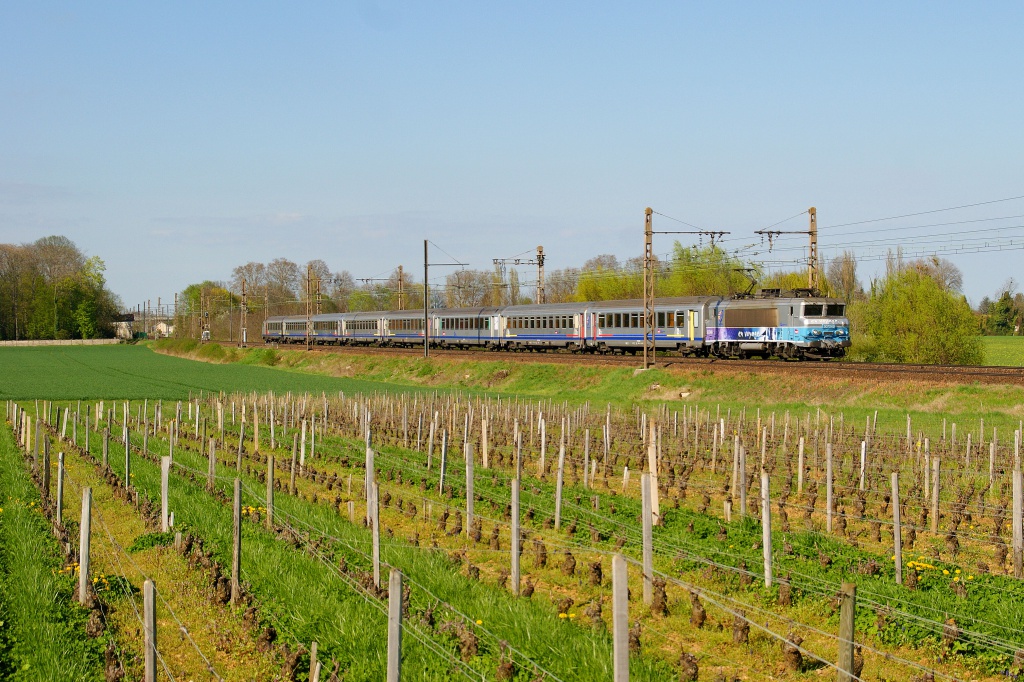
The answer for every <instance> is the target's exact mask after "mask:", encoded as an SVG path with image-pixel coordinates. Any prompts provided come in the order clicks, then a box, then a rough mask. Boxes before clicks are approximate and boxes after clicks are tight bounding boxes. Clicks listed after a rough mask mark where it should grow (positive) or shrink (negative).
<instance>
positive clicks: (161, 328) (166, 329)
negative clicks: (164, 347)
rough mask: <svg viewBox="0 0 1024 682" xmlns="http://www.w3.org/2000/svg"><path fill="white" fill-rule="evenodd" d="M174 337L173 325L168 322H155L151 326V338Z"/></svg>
mask: <svg viewBox="0 0 1024 682" xmlns="http://www.w3.org/2000/svg"><path fill="white" fill-rule="evenodd" d="M173 335H174V325H173V324H170V323H169V322H157V323H156V324H155V325H153V337H154V338H157V339H159V338H164V337H168V336H173Z"/></svg>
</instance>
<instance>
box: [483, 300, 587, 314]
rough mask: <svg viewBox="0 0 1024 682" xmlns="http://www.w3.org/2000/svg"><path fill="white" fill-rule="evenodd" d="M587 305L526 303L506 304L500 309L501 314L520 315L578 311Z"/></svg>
mask: <svg viewBox="0 0 1024 682" xmlns="http://www.w3.org/2000/svg"><path fill="white" fill-rule="evenodd" d="M586 307H587V304H586V303H527V304H524V305H508V306H505V307H504V308H502V309H501V313H502V315H522V314H526V313H529V314H531V315H536V314H538V313H563V312H579V311H581V310H583V309H584V308H586Z"/></svg>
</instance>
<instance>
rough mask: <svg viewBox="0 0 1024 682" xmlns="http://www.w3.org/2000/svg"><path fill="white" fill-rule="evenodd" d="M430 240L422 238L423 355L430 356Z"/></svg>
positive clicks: (463, 264) (462, 264)
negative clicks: (428, 246) (428, 245)
mask: <svg viewBox="0 0 1024 682" xmlns="http://www.w3.org/2000/svg"><path fill="white" fill-rule="evenodd" d="M429 241H430V240H428V239H424V240H423V357H425V358H427V357H430V278H429V273H430V265H431V264H430V254H429V252H428V250H427V244H428V243H429ZM434 265H461V266H465V265H466V263H434Z"/></svg>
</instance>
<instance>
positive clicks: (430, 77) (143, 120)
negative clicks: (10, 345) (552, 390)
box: [0, 0, 1024, 307]
mask: <svg viewBox="0 0 1024 682" xmlns="http://www.w3.org/2000/svg"><path fill="white" fill-rule="evenodd" d="M1021 26H1024V3H1019V2H1006V3H1000V2H986V3H953V2H920V3H915V2H906V3H890V2H862V3H861V2H858V3H810V2H794V3H790V2H777V3H759V2H715V3H689V2H665V3H644V2H630V3H614V4H612V3H603V2H555V3H552V2H535V3H532V2H516V3H489V2H445V1H437V2H415V3H402V2H390V1H388V2H372V1H363V0H353V1H351V2H334V3H326V2H320V3H270V2H244V3H243V2H238V3H226V2H174V3H139V2H131V3H129V2H125V3H115V2H103V1H97V2H89V3H72V2H48V1H45V0H43V1H36V2H31V3H14V2H9V3H3V4H0V63H2V64H3V67H2V68H0V243H25V242H31V241H34V240H35V239H38V238H40V237H43V236H46V235H50V234H63V235H66V236H67V237H69V238H71V239H72V240H73V241H75V242H76V243H77V244H78V246H79V247H80V248H82V250H83V251H85V252H86V253H87V254H88V255H98V256H100V257H101V258H102V259H103V260H104V261H105V263H106V265H107V272H106V275H107V280H108V285H109V287H110V288H111V289H112V290H113V291H114V292H115V293H117V294H118V295H120V296H121V298H122V299H123V301H124V303H125V304H126V305H128V306H131V307H134V306H135V305H137V304H139V303H143V302H145V301H146V300H150V301H151V302H152V304H153V305H155V304H156V300H157V298H158V297H160V298H161V299H162V300H163V301H164V302H166V301H168V300H170V299H173V296H174V292H176V291H181V290H182V289H184V287H186V286H187V285H188V284H190V283H193V282H197V281H202V280H204V279H212V280H227V279H229V278H230V276H231V270H232V268H234V267H235V266H236V265H241V264H243V263H246V262H248V261H261V262H269V261H270V260H272V259H274V258H277V257H285V258H288V259H290V260H293V261H295V262H297V263H300V264H303V263H305V262H306V261H308V260H310V259H314V258H320V259H323V260H325V261H326V262H327V263H328V265H329V266H330V267H331V268H332V269H333V270H335V271H340V270H348V271H349V272H351V273H352V274H353V276H355V277H356V278H371V277H387V276H388V275H389V274H390V273H391V272H392V271H393V270H394V268H395V267H396V266H398V265H400V264H401V265H403V266H404V267H405V268H406V269H407V270H411V271H412V272H413V273H415V276H416V278H417V279H420V278H422V272H423V271H422V262H423V240H424V239H429V240H430V241H431V242H433V243H434V244H436V245H437V247H438V249H442V250H443V253H442V252H441V251H439V250H435V253H436V259H435V258H434V257H432V260H435V262H439V263H440V262H448V261H449V260H450V259H449V257H448V256H447V255H445V254H450V255H451V257H452V258H454V259H457V260H458V261H460V262H464V263H467V264H468V266H469V267H472V268H479V269H489V268H491V267H492V263H491V259H493V258H499V257H509V256H514V255H517V254H521V253H524V252H532V251H533V250H535V248H536V246H537V245H543V246H544V250H545V253H546V254H547V267H548V268H549V269H558V268H562V267H567V266H579V265H581V264H582V263H583V262H584V261H585V260H587V259H588V258H591V257H593V256H595V255H598V254H604V253H611V254H614V255H616V256H617V257H618V258H619V259H620V260H625V259H627V258H630V257H634V256H637V255H641V254H642V252H643V219H644V208H645V207H647V206H650V207H652V208H653V209H654V210H655V211H656V212H657V214H656V215H655V216H654V229H655V230H657V231H672V230H689V229H693V228H691V227H689V226H687V225H684V224H683V223H681V222H678V221H685V223H689V224H690V225H692V226H696V227H698V228H700V229H704V230H716V231H724V232H729V233H730V234H728V235H726V236H725V237H724V241H722V242H721V243H722V245H723V247H724V248H727V249H728V250H730V251H732V252H735V253H737V254H738V255H741V256H743V257H745V258H749V259H753V260H756V261H759V262H762V263H764V264H765V265H766V267H768V268H769V269H773V268H782V269H795V268H800V267H803V266H802V265H801V259H805V258H806V252H805V250H804V248H805V242H806V239H807V238H806V236H805V235H783V236H781V237H779V239H778V240H777V241H775V242H773V244H772V247H773V248H772V250H771V252H769V249H768V243H767V242H764V243H762V239H761V237H759V236H758V235H756V234H755V230H759V229H765V228H767V227H769V226H772V225H773V224H775V223H779V222H780V221H784V222H781V224H779V225H777V226H775V227H773V229H778V230H793V231H798V230H804V229H806V225H807V215H806V213H805V211H806V209H807V208H808V207H810V206H814V207H816V208H817V214H818V224H819V233H820V234H819V244H820V249H821V253H822V255H824V256H826V257H830V256H832V255H834V254H835V253H837V252H839V251H841V250H843V249H846V248H851V249H854V250H855V252H857V253H858V255H859V256H860V257H861V258H862V261H861V264H860V268H859V274H860V275H861V277H862V279H868V278H870V277H871V276H875V275H877V274H878V272H879V271H880V268H882V267H883V265H882V260H881V259H882V258H883V257H884V254H885V253H886V251H887V250H888V249H890V248H896V247H898V246H899V247H902V248H903V249H904V252H905V253H906V254H908V255H909V256H916V255H923V254H927V253H937V254H939V255H940V256H943V257H947V258H949V259H950V260H952V261H953V262H954V263H955V264H956V265H957V266H959V267H960V268H961V270H962V271H963V274H964V293H965V294H966V295H967V296H968V298H969V300H971V301H972V303H977V302H978V301H979V300H980V299H981V298H982V297H983V296H986V295H987V296H993V295H995V294H996V292H997V290H998V289H1000V287H1002V286H1003V284H1004V283H1005V282H1006V281H1007V279H1008V278H1010V277H1013V278H1015V280H1016V281H1018V282H1024V274H1022V273H1021V268H1020V267H1019V265H1018V264H1019V263H1020V262H1021V254H1022V251H1021V249H1024V198H1021V197H1024V126H1022V121H1024V118H1022V112H1024V87H1021V71H1020V69H1021V64H1022V63H1024V42H1022V41H1021V40H1020V28H1021ZM1014 197H1017V198H1015V199H1012V198H1014ZM984 202H994V203H984ZM974 204H981V205H974ZM965 205H972V206H971V207H970V208H962V209H957V210H950V211H941V212H937V213H925V214H923V215H916V216H910V217H904V218H897V219H895V220H883V221H879V222H871V223H861V224H858V225H849V223H860V221H865V220H874V219H879V218H890V217H893V216H905V215H907V214H913V213H923V212H926V211H937V210H939V209H947V208H952V207H958V206H965ZM791 217H792V219H791V220H788V221H785V219H787V218H791ZM967 221H972V222H967ZM675 239H679V240H681V241H682V242H683V243H686V244H689V243H699V241H700V238H699V237H696V236H691V235H656V236H655V252H656V253H659V254H667V253H669V252H670V251H671V247H672V241H673V240H675ZM704 243H705V244H706V243H707V241H706V238H705V240H704ZM431 248H432V249H433V248H434V247H431ZM968 251H974V252H975V253H968ZM977 251H981V252H980V253H978V252H977ZM804 262H805V261H804ZM451 270H452V268H451V267H440V266H439V267H437V268H434V269H433V270H432V272H431V280H432V281H434V280H435V277H436V278H438V279H439V280H443V278H444V276H445V274H447V273H448V272H451ZM522 274H523V276H524V277H523V278H524V280H532V277H533V273H532V271H531V270H530V269H529V268H526V269H523V270H522Z"/></svg>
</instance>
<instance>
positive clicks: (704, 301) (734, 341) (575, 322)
mask: <svg viewBox="0 0 1024 682" xmlns="http://www.w3.org/2000/svg"><path fill="white" fill-rule="evenodd" d="M425 324H426V328H428V329H429V336H430V345H431V347H432V348H433V347H437V348H489V349H492V350H508V351H528V350H548V349H566V350H569V351H573V352H589V353H633V354H636V353H637V352H641V351H642V350H643V343H644V309H643V301H640V300H636V299H631V300H623V301H598V302H580V303H554V304H541V305H516V306H504V307H487V308H449V309H434V310H431V311H429V313H428V314H427V315H426V319H424V314H423V311H422V310H419V311H417V310H403V311H380V312H360V313H334V314H329V315H314V316H312V317H311V318H309V319H308V320H307V318H306V317H305V316H303V315H292V316H279V317H270V318H268V319H267V320H266V322H265V323H264V324H263V340H264V341H265V342H278V343H305V342H306V336H307V333H308V335H309V337H310V340H311V342H312V343H315V344H339V345H340V344H351V345H357V344H374V345H380V346H410V347H411V346H422V345H423V340H424V337H425V336H426V334H425V333H424V329H425ZM307 327H308V332H307ZM654 343H655V346H656V347H657V348H658V349H659V350H664V351H675V352H678V353H681V354H683V355H694V356H714V357H720V358H747V357H762V358H768V357H779V358H784V359H828V358H839V357H842V356H843V355H844V354H845V353H846V349H847V348H848V347H849V346H850V322H849V320H848V319H847V317H846V305H845V304H844V303H843V302H842V301H840V300H837V299H833V298H826V297H822V296H816V295H813V293H812V292H809V291H805V290H798V291H793V292H782V291H779V290H774V289H770V290H762V291H761V292H760V293H758V294H757V295H754V296H739V297H722V296H687V297H677V298H658V299H655V301H654Z"/></svg>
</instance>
